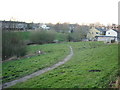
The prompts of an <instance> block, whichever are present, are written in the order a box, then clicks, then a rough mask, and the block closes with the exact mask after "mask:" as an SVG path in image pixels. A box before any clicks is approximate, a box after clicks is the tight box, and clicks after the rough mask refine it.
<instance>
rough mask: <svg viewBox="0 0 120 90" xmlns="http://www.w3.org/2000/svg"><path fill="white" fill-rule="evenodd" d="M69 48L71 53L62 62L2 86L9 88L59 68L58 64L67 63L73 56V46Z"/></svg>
mask: <svg viewBox="0 0 120 90" xmlns="http://www.w3.org/2000/svg"><path fill="white" fill-rule="evenodd" d="M69 48H70V54H69V55H68V56H66V57H65V58H64V60H63V61H60V62H58V63H56V64H54V65H53V66H50V67H47V68H44V69H42V70H39V71H37V72H34V73H32V74H30V75H27V76H25V77H22V78H20V79H17V80H14V81H11V82H7V83H4V84H3V85H2V88H7V87H10V86H13V85H15V84H17V83H19V82H24V81H26V80H28V79H30V78H33V77H36V76H39V75H41V74H43V73H45V72H47V71H50V70H53V69H55V68H57V67H58V66H60V65H62V64H64V63H66V62H67V61H68V60H70V59H71V57H72V56H73V50H72V47H71V46H69Z"/></svg>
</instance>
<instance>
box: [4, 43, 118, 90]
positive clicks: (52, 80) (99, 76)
mask: <svg viewBox="0 0 120 90" xmlns="http://www.w3.org/2000/svg"><path fill="white" fill-rule="evenodd" d="M66 44H67V45H68V44H69V45H71V46H72V47H73V50H74V56H73V57H72V59H71V60H70V61H68V62H67V63H66V64H64V65H62V66H60V67H58V68H56V69H54V70H52V71H49V72H46V73H44V74H42V75H40V76H37V77H35V78H32V79H29V80H28V81H26V82H23V83H18V84H16V85H14V86H12V87H11V88H106V87H109V83H110V81H113V80H115V79H116V75H117V68H118V66H117V65H118V47H117V45H116V44H103V43H102V42H76V43H75V42H74V43H66ZM65 46H66V45H65ZM51 47H52V45H51ZM63 48H64V45H63V47H62V50H63ZM65 49H67V48H65ZM65 49H64V50H65ZM62 50H61V51H62ZM61 51H59V52H61ZM53 56H54V55H53ZM23 63H24V62H23ZM8 64H9V63H8ZM13 65H14V64H13ZM28 65H29V64H28ZM22 66H23V64H22V65H21V67H22ZM26 66H27V65H26ZM27 69H28V70H29V68H27ZM32 69H33V68H31V69H30V70H32ZM6 70H7V69H6ZM92 70H93V71H92ZM95 70H98V71H99V72H96V71H95ZM6 72H8V71H6ZM27 73H28V72H27ZM10 75H11V74H10Z"/></svg>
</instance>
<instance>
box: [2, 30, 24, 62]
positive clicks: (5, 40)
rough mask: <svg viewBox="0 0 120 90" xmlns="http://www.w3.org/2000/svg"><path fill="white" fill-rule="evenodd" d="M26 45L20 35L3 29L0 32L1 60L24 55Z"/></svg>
mask: <svg viewBox="0 0 120 90" xmlns="http://www.w3.org/2000/svg"><path fill="white" fill-rule="evenodd" d="M25 54H26V45H25V44H24V41H23V39H22V37H21V36H20V35H19V34H17V33H15V32H8V31H3V33H2V58H3V60H5V59H7V58H10V57H12V56H17V57H19V56H24V55H25Z"/></svg>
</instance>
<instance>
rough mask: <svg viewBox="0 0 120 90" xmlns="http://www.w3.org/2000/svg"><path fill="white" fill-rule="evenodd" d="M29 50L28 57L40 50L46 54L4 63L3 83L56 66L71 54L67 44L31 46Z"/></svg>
mask: <svg viewBox="0 0 120 90" xmlns="http://www.w3.org/2000/svg"><path fill="white" fill-rule="evenodd" d="M27 49H28V52H27V54H28V55H32V54H34V53H35V52H36V51H38V50H41V51H44V52H45V53H46V54H38V55H35V56H31V57H30V56H29V57H27V58H22V59H18V60H12V61H6V62H3V64H2V69H3V70H2V71H3V72H2V75H3V77H2V78H3V83H5V82H8V81H11V80H14V79H17V78H20V77H23V76H25V75H28V74H31V73H33V72H35V71H38V70H41V69H43V68H45V67H48V66H51V65H53V64H56V63H57V62H59V61H60V60H62V59H63V58H64V57H66V56H67V55H68V54H69V47H68V46H67V45H65V44H46V45H36V46H34V45H33V46H32V45H31V46H28V47H27Z"/></svg>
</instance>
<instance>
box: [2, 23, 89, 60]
mask: <svg viewBox="0 0 120 90" xmlns="http://www.w3.org/2000/svg"><path fill="white" fill-rule="evenodd" d="M63 26H64V25H63ZM63 26H62V27H61V29H60V27H57V26H56V30H47V31H46V30H38V31H32V32H10V31H3V32H2V60H6V59H8V58H10V57H13V56H16V57H21V56H24V55H26V52H27V49H26V45H28V44H29V43H34V44H47V43H60V42H70V41H73V42H77V41H81V40H82V39H84V38H86V35H87V31H88V30H89V27H86V26H84V27H81V26H76V27H74V28H71V29H68V28H64V30H63V31H64V32H63V31H62V29H63ZM65 26H66V27H67V25H65ZM65 26H64V27H65ZM59 30H61V31H59ZM70 30H72V32H71V31H70ZM26 35H27V37H25V36H26Z"/></svg>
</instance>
